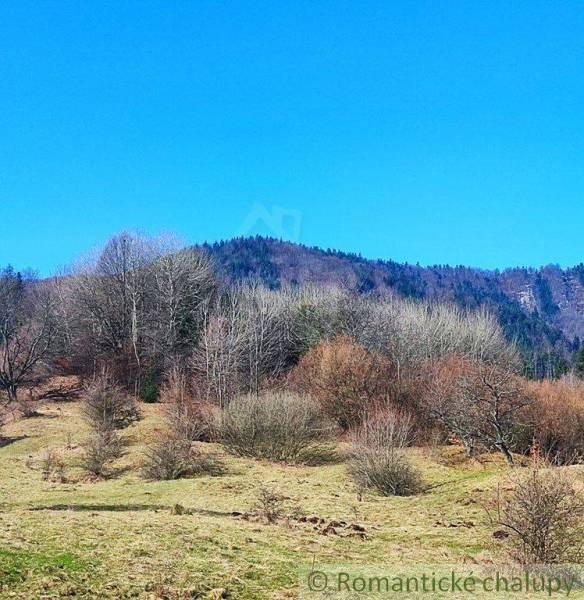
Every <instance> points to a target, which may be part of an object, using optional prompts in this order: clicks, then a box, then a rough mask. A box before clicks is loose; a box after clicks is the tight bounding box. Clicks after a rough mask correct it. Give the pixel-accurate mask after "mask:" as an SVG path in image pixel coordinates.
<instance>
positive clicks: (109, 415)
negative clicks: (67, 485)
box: [81, 372, 140, 478]
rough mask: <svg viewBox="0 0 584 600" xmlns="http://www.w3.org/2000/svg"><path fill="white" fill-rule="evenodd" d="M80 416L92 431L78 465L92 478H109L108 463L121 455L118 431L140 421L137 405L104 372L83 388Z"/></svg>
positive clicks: (121, 447)
mask: <svg viewBox="0 0 584 600" xmlns="http://www.w3.org/2000/svg"><path fill="white" fill-rule="evenodd" d="M81 413H82V415H83V417H84V419H85V420H86V422H87V423H88V424H89V426H90V427H91V428H92V429H93V434H92V436H91V438H90V439H89V440H88V441H87V442H86V443H85V445H84V452H83V457H82V459H81V465H82V466H83V468H84V469H85V470H86V471H87V472H88V473H89V474H90V475H92V476H93V477H100V478H105V477H109V476H110V475H111V464H112V463H113V461H114V460H116V459H117V458H120V457H121V456H122V455H123V451H124V450H123V443H122V440H121V439H120V437H119V435H118V434H117V431H116V430H118V429H124V428H125V427H128V426H129V425H130V424H131V423H132V422H134V421H136V420H138V419H139V418H140V413H139V411H138V406H137V404H136V402H135V400H134V398H132V397H131V396H129V395H128V394H127V393H126V392H125V391H124V390H123V389H122V388H121V387H119V386H118V385H117V384H116V383H115V382H114V381H113V379H112V376H111V375H110V374H109V373H107V372H104V373H102V374H101V375H99V376H97V377H95V378H94V379H93V380H92V381H91V382H89V383H88V384H87V385H86V386H85V393H84V396H83V400H82V404H81Z"/></svg>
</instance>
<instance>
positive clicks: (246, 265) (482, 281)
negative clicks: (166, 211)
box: [204, 237, 584, 374]
mask: <svg viewBox="0 0 584 600" xmlns="http://www.w3.org/2000/svg"><path fill="white" fill-rule="evenodd" d="M204 248H206V250H207V251H208V252H209V253H210V254H211V255H212V257H213V259H214V261H215V263H216V266H217V269H218V271H219V273H220V275H221V276H222V277H224V278H225V279H227V280H229V281H237V280H243V279H247V278H256V279H260V280H262V281H263V282H265V283H266V284H267V285H269V286H271V287H278V286H280V285H282V284H283V283H291V284H303V283H308V282H311V283H318V284H343V285H347V286H348V287H350V288H351V289H353V290H356V291H359V292H362V293H379V292H381V293H383V292H388V291H391V292H394V293H398V294H400V295H401V296H405V297H412V298H418V299H427V300H440V301H451V302H455V303H456V304H458V305H460V306H462V307H465V308H477V307H479V306H481V305H485V306H488V307H490V308H491V310H492V311H493V312H494V313H495V314H496V315H497V316H498V318H499V319H500V321H501V324H502V325H503V327H504V329H505V331H506V333H507V335H508V336H509V337H510V338H515V339H517V340H518V341H519V343H520V344H521V345H522V347H523V348H524V349H525V351H526V352H529V353H531V352H535V356H534V357H533V358H532V361H533V368H534V370H536V371H541V370H549V369H550V368H554V369H555V368H557V360H558V359H557V357H559V356H561V357H564V358H568V357H569V355H570V354H571V353H572V352H574V351H575V350H576V349H578V347H579V346H580V339H584V265H583V264H580V265H578V266H576V267H574V268H571V269H561V268H560V267H558V266H552V265H550V266H547V267H543V268H540V269H533V268H514V269H507V270H504V271H487V270H481V269H474V268H470V267H464V266H457V267H451V266H447V265H435V266H431V267H421V266H418V265H410V264H402V263H397V262H394V261H391V260H370V259H366V258H363V257H361V256H360V255H357V254H350V253H345V252H339V251H336V250H330V249H327V250H323V249H320V248H315V247H312V248H311V247H307V246H303V245H301V244H294V243H291V242H284V241H280V240H276V239H273V238H264V237H253V238H236V239H232V240H229V241H224V242H217V243H215V244H205V245H204ZM555 355H557V356H555ZM541 374H543V373H541Z"/></svg>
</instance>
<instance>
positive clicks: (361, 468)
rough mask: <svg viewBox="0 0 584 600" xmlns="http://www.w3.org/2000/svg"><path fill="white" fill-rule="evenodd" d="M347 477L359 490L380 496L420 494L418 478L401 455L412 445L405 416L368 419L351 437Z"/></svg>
mask: <svg viewBox="0 0 584 600" xmlns="http://www.w3.org/2000/svg"><path fill="white" fill-rule="evenodd" d="M352 437H353V443H352V448H351V453H350V457H349V464H348V470H349V475H350V476H351V478H352V479H353V481H354V482H355V483H356V484H357V487H358V488H359V489H360V490H366V489H375V490H377V491H378V492H379V493H380V494H382V495H384V496H411V495H413V494H417V493H418V492H420V491H422V489H423V483H422V478H421V476H420V474H419V473H418V471H417V470H416V469H415V468H414V467H413V466H412V465H411V464H410V462H409V461H408V459H407V457H406V456H405V455H404V453H403V448H405V447H406V446H409V445H411V443H412V442H413V439H414V437H413V420H412V418H411V417H410V416H409V415H408V414H406V413H399V412H393V411H389V410H386V411H383V412H378V413H376V414H372V415H369V416H368V417H367V418H366V419H365V420H364V422H363V424H362V425H361V427H359V428H358V429H357V430H356V431H355V432H354V433H353V436H352Z"/></svg>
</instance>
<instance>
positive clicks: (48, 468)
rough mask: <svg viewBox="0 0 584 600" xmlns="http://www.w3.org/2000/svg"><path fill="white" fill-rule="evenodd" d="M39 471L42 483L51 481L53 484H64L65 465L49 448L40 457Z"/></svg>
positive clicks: (65, 479)
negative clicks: (41, 475)
mask: <svg viewBox="0 0 584 600" xmlns="http://www.w3.org/2000/svg"><path fill="white" fill-rule="evenodd" d="M41 471H42V474H43V481H52V482H54V483H65V482H66V481H67V478H66V476H65V465H64V464H63V461H62V460H61V459H60V458H59V457H58V456H57V454H56V452H55V451H54V450H52V449H51V448H48V449H47V450H46V451H45V452H44V454H43V456H42V459H41Z"/></svg>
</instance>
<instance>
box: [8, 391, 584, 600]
mask: <svg viewBox="0 0 584 600" xmlns="http://www.w3.org/2000/svg"><path fill="white" fill-rule="evenodd" d="M142 416H143V418H142V420H140V421H139V422H137V423H135V424H134V425H132V426H130V427H129V428H127V429H126V430H124V431H123V432H122V438H123V441H124V444H125V454H124V456H123V457H122V458H120V459H119V460H117V461H116V463H115V468H114V473H113V476H112V477H111V478H110V479H107V480H96V481H92V480H90V479H88V477H87V475H86V474H85V472H84V471H83V470H82V469H81V468H80V467H79V461H80V456H81V452H82V444H83V442H84V440H85V439H86V438H87V436H88V435H89V433H90V432H89V429H88V428H87V427H86V425H85V424H84V422H83V421H82V419H81V418H80V415H79V404H78V403H77V402H48V403H46V404H43V405H42V406H41V408H40V409H39V413H38V415H37V416H35V417H33V418H29V419H22V420H17V421H14V422H12V423H8V424H7V425H6V426H5V427H4V436H5V442H4V445H3V447H1V448H0V523H1V527H0V597H1V598H26V599H36V598H39V599H40V598H43V599H44V598H62V597H70V598H196V597H201V598H294V597H297V595H298V581H297V578H298V576H297V569H298V567H299V565H300V564H302V563H314V562H316V563H328V564H331V563H350V564H354V565H383V564H387V563H392V564H395V563H396V562H404V563H407V564H410V565H412V564H413V565H415V564H418V563H419V564H420V565H427V564H434V563H436V564H446V563H456V564H465V565H473V564H478V563H482V564H486V563H498V562H500V561H505V556H506V554H505V547H504V546H505V541H504V540H497V539H496V538H497V536H494V535H493V533H494V528H493V527H492V526H491V525H490V524H489V521H488V519H487V516H486V512H485V509H484V505H485V504H487V503H488V502H489V501H490V500H491V498H492V495H493V491H494V490H495V488H496V486H497V485H498V484H502V485H505V484H506V481H507V476H508V467H506V466H505V464H504V460H503V459H502V458H501V457H500V456H499V455H483V456H480V457H478V458H477V459H473V460H471V459H468V458H466V456H465V454H464V452H462V450H461V449H460V448H458V447H454V446H450V447H436V448H410V449H408V450H407V452H408V456H409V458H410V459H411V461H412V462H413V463H414V464H415V465H416V466H417V467H418V468H419V469H420V470H421V472H422V474H423V478H424V481H425V482H426V484H427V486H428V488H429V489H427V490H426V491H425V492H424V493H421V494H418V495H415V496H411V497H381V496H378V495H376V494H374V493H372V494H366V495H361V494H358V493H357V491H356V489H355V487H354V486H353V485H352V484H351V483H350V480H349V479H348V477H347V474H346V465H345V464H344V461H343V456H342V455H343V445H342V444H341V445H340V450H341V452H340V457H339V460H338V461H337V462H336V463H334V464H327V465H324V466H317V467H304V466H292V465H281V464H274V463H268V462H263V461H257V460H247V459H241V458H234V457H232V456H230V455H227V454H225V453H224V451H223V450H222V449H221V447H219V446H217V445H214V444H202V443H201V444H199V445H200V446H201V447H202V448H203V450H204V451H205V452H207V451H211V450H213V451H215V452H219V453H221V454H222V455H223V458H224V460H225V462H226V466H227V470H226V472H225V473H224V474H223V475H221V476H218V477H210V476H201V477H197V478H192V479H181V480H176V481H157V482H149V481H145V480H144V479H143V478H142V477H141V475H140V464H141V461H142V455H143V451H144V449H145V447H146V445H147V444H148V443H149V442H150V440H151V439H153V437H155V436H156V435H157V432H158V431H159V430H160V428H161V427H162V423H163V419H162V415H161V407H160V405H156V404H154V405H143V406H142ZM48 451H50V457H51V461H52V462H53V465H52V466H51V468H52V473H53V474H52V475H51V476H49V477H44V476H43V470H46V469H47V456H48V455H47V452H48ZM59 463H61V464H62V471H60V470H59V469H55V468H54V465H58V464H59ZM566 468H567V469H569V470H571V471H572V472H574V473H576V475H577V477H578V478H579V480H580V481H581V480H582V479H583V477H584V469H583V468H582V467H566ZM55 473H58V474H57V475H55ZM266 485H267V486H270V487H271V488H272V489H274V490H278V492H279V493H281V495H282V496H283V497H284V498H285V499H284V500H283V502H282V505H281V509H282V516H281V518H279V519H278V520H277V522H275V523H273V524H270V523H268V522H266V520H265V519H264V518H262V515H261V514H258V513H257V498H258V494H259V492H260V490H261V488H262V486H266Z"/></svg>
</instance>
